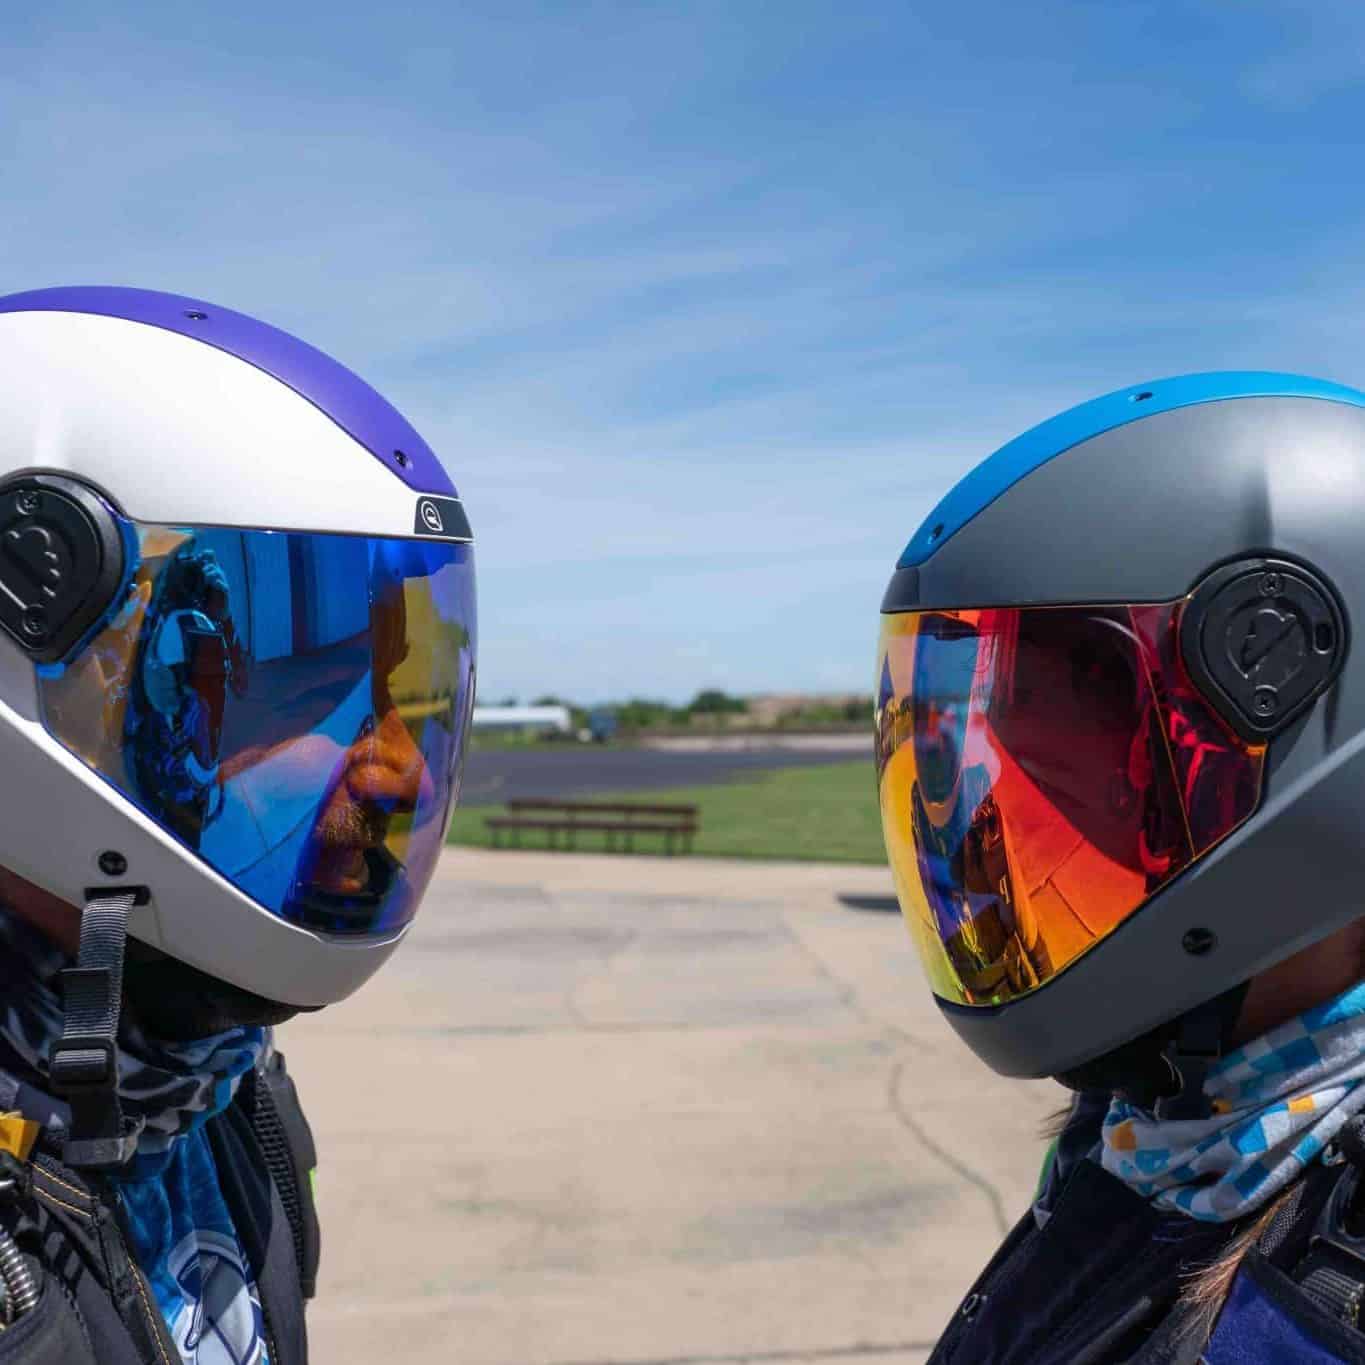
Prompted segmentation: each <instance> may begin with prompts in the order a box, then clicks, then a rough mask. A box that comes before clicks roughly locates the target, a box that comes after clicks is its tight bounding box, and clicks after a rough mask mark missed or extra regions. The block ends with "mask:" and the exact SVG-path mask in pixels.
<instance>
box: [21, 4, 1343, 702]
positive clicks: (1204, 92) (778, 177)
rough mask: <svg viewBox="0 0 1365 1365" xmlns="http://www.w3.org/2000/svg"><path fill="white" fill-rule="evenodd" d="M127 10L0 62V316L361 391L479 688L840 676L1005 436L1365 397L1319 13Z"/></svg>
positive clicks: (1338, 54) (53, 22) (63, 15)
mask: <svg viewBox="0 0 1365 1365" xmlns="http://www.w3.org/2000/svg"><path fill="white" fill-rule="evenodd" d="M117 11H118V12H117V13H115V12H114V10H113V9H111V8H110V7H108V6H98V5H95V4H93V3H92V4H84V3H60V2H59V3H57V4H55V5H51V6H46V7H43V9H41V10H39V11H33V12H31V13H28V14H25V15H23V16H17V17H16V18H15V20H14V25H13V31H12V33H11V34H10V35H9V40H8V42H7V45H6V47H5V49H4V51H3V52H0V127H3V128H4V129H5V136H4V138H3V139H0V174H3V176H4V183H5V184H6V187H7V190H8V193H7V195H6V212H5V213H4V215H0V286H3V287H11V288H21V287H29V286H32V285H35V284H43V283H53V282H60V281H71V280H87V281H88V280H103V281H111V282H123V283H138V284H146V285H152V286H158V285H159V286H161V287H165V288H171V289H177V290H182V291H184V292H189V293H197V294H202V295H205V296H207V297H210V298H217V299H221V300H222V301H223V302H225V303H230V304H232V305H234V306H236V307H239V308H243V309H246V310H247V311H254V312H257V313H259V314H261V315H263V316H265V317H267V318H270V319H271V320H273V321H276V322H278V323H280V324H281V325H284V326H287V327H290V328H291V329H293V330H295V331H297V332H299V333H300V334H301V335H303V336H305V337H307V338H308V339H309V340H312V341H314V342H315V343H316V344H319V345H322V346H324V347H325V348H327V349H330V350H332V351H333V352H334V353H335V354H337V355H338V356H339V357H340V358H341V359H343V360H345V361H347V362H348V363H351V364H352V365H354V366H355V367H356V368H357V369H358V370H360V371H361V372H363V373H365V374H366V375H367V376H368V377H370V378H371V379H372V380H374V381H375V382H376V383H378V384H379V385H380V386H381V387H382V388H384V389H385V390H386V391H387V392H388V393H390V394H391V396H393V397H394V399H395V401H397V402H398V403H399V404H400V406H402V407H403V408H404V409H405V410H406V411H407V412H408V413H409V415H410V416H411V417H412V418H413V419H414V420H415V421H416V422H417V423H418V424H419V426H421V427H422V429H423V430H424V431H425V432H426V433H427V434H428V435H429V436H430V438H431V439H432V440H433V442H434V443H435V444H436V445H437V446H438V448H439V449H441V450H442V452H443V453H444V454H445V456H446V458H447V460H448V462H449V464H450V466H451V468H452V471H453V473H454V475H455V478H456V481H457V482H458V484H459V485H460V487H461V489H462V491H463V492H464V494H465V496H466V499H467V502H468V504H469V507H470V511H471V515H472V517H473V519H474V522H475V526H476V530H477V532H478V534H479V538H480V548H479V557H480V572H481V607H482V618H483V629H482V654H483V658H482V672H483V677H484V680H485V683H486V685H487V687H488V688H489V690H490V692H491V693H493V694H504V693H509V692H512V693H519V694H522V695H528V694H531V693H535V692H541V691H549V690H558V691H565V692H569V693H572V694H574V695H579V696H584V697H593V696H599V695H603V694H606V693H619V692H622V691H648V692H655V693H661V694H665V695H671V696H680V695H684V694H686V693H688V692H690V691H691V690H693V689H694V688H696V687H699V686H701V685H704V684H708V683H719V684H721V685H726V686H735V687H743V688H750V689H760V688H766V687H784V688H797V687H802V686H809V687H835V686H840V687H862V686H865V685H866V682H867V678H866V674H867V670H868V667H869V662H868V656H869V651H870V649H871V641H872V637H873V635H874V634H875V629H876V607H877V602H878V600H879V597H880V593H881V590H882V587H883V586H884V580H885V577H886V575H887V573H888V572H889V569H890V565H891V563H892V561H893V559H894V557H895V555H896V553H897V551H898V550H899V548H900V546H901V544H903V542H904V541H905V539H906V538H907V537H908V536H909V534H910V532H911V531H912V530H913V529H914V527H915V526H916V524H917V523H918V521H919V520H920V519H921V517H922V516H923V515H924V514H925V513H926V512H927V510H928V509H929V507H930V506H931V505H932V503H933V502H934V501H935V500H936V498H937V497H938V496H939V495H940V494H941V493H942V492H943V491H945V489H946V488H947V486H948V485H949V484H950V483H951V482H952V481H953V480H954V479H955V478H956V477H957V476H958V475H959V474H960V473H961V472H963V471H964V470H965V469H966V468H967V466H968V465H969V464H970V463H971V462H972V461H973V460H975V459H977V458H979V457H981V456H982V455H984V454H985V453H987V452H988V451H989V450H990V449H991V448H993V447H994V446H995V445H997V444H999V443H1000V442H1001V441H1003V440H1005V439H1007V438H1008V437H1009V436H1011V435H1013V434H1014V433H1015V432H1016V431H1017V430H1019V429H1021V428H1022V427H1024V426H1026V425H1029V424H1031V423H1032V422H1034V421H1038V420H1041V419H1042V418H1044V417H1046V416H1047V415H1049V413H1050V412H1052V411H1054V410H1056V409H1057V408H1059V407H1061V406H1065V405H1067V404H1069V403H1071V402H1075V401H1078V400H1080V399H1082V398H1084V397H1087V396H1089V395H1091V394H1093V393H1095V392H1099V391H1103V390H1105V389H1108V388H1113V387H1118V386H1120V385H1123V384H1126V383H1130V382H1134V381H1135V380H1138V379H1145V378H1151V377H1154V376H1157V375H1160V374H1163V373H1171V372H1178V371H1182V370H1187V369H1196V368H1212V367H1217V366H1240V365H1255V366H1258V367H1281V368H1290V369H1294V368H1303V369H1309V370H1320V371H1323V372H1325V373H1327V374H1329V375H1331V376H1332V377H1336V378H1343V379H1347V380H1349V379H1350V378H1352V377H1353V371H1355V372H1358V371H1359V370H1360V369H1361V368H1362V362H1363V361H1365V336H1362V327H1365V324H1362V323H1361V322H1360V321H1359V318H1360V317H1361V316H1362V314H1361V311H1360V310H1359V309H1358V308H1357V307H1356V303H1357V295H1358V294H1359V292H1360V291H1359V290H1358V289H1357V288H1356V286H1355V283H1354V280H1355V277H1356V274H1357V273H1358V269H1357V268H1358V267H1359V266H1360V265H1361V264H1365V262H1362V260H1361V255H1362V253H1361V249H1360V247H1359V245H1358V243H1359V240H1360V224H1361V217H1362V209H1365V191H1361V190H1358V189H1357V188H1356V185H1355V179H1356V178H1355V177H1353V176H1351V175H1349V174H1343V165H1347V164H1354V161H1355V160H1357V159H1358V155H1357V154H1356V153H1357V152H1358V149H1355V148H1352V147H1351V146H1350V145H1348V144H1351V143H1352V141H1353V140H1355V139H1358V135H1357V134H1356V133H1354V132H1353V131H1350V130H1354V129H1355V128H1357V127H1359V126H1360V123H1361V119H1360V115H1361V113H1362V112H1365V94H1362V92H1360V90H1359V88H1358V82H1357V80H1356V76H1355V72H1356V53H1357V51H1358V46H1359V45H1358V43H1356V41H1355V38H1354V37H1351V38H1349V39H1348V37H1347V36H1344V35H1348V34H1354V33H1355V31H1356V29H1355V27H1353V26H1352V23H1351V21H1349V20H1348V19H1346V18H1342V17H1340V16H1337V17H1336V18H1332V19H1331V21H1330V22H1331V23H1333V24H1339V25H1344V26H1345V27H1339V28H1335V29H1329V28H1328V27H1327V24H1328V21H1327V20H1323V21H1322V22H1320V23H1319V22H1317V21H1315V23H1314V24H1313V25H1311V26H1309V27H1308V29H1306V30H1305V29H1304V28H1303V26H1301V25H1297V24H1296V23H1295V22H1294V21H1292V19H1291V16H1290V14H1289V11H1288V10H1287V9H1280V8H1277V7H1273V6H1269V5H1266V6H1259V7H1258V6H1245V7H1242V6H1239V7H1237V10H1236V11H1235V14H1234V12H1233V11H1230V10H1229V8H1228V7H1226V6H1223V5H1219V4H1216V3H1212V2H1210V3H1207V4H1202V5H1195V6H1185V7H1180V11H1181V13H1180V15H1179V16H1178V17H1177V16H1176V15H1174V14H1173V13H1172V11H1171V9H1170V7H1166V6H1161V5H1157V4H1150V3H1136V0H1135V2H1134V3H1122V4H1112V5H1103V6H1096V5H1091V4H1086V3H1062V4H1059V5H1056V6H1054V7H1052V8H1051V10H1049V12H1048V14H1047V17H1046V22H1040V16H1039V14H1038V12H1037V11H1036V10H1028V9H1027V8H1021V7H1018V6H1013V5H1008V4H1005V3H1004V0H991V2H990V3H983V4H980V5H975V6H968V7H966V8H965V9H964V8H962V7H959V8H958V9H957V10H950V9H946V8H945V7H942V6H906V5H903V4H898V3H892V2H891V0H886V3H872V2H871V0H848V2H847V3H841V4H839V5H837V6H836V5H832V4H828V3H819V4H817V3H804V2H802V0H793V3H791V4H790V5H784V6H781V7H769V8H766V9H765V8H760V7H757V6H734V5H731V4H723V3H719V0H717V2H716V3H709V0H708V2H706V3H702V2H701V0H699V3H696V4H689V5H687V6H644V5H618V4H607V3H602V4H589V5H575V6H572V7H560V6H555V5H550V4H545V5H539V4H511V3H508V4H499V5H497V6H494V5H491V4H490V5H487V6H477V5H474V6H468V5H461V6H459V7H451V6H443V5H437V4H435V3H430V4H418V5H415V6H410V7H406V8H405V9H404V10H403V12H402V13H401V14H399V13H397V12H394V13H390V12H388V11H384V10H381V9H380V8H378V7H374V6H368V5H365V6H362V5H360V4H353V5H347V4H344V3H343V4H332V5H328V6H325V7H324V6H321V5H320V4H316V3H313V0H307V2H306V3H303V4H300V5H295V6H291V7H287V8H286V9H285V10H284V11H281V10H280V9H279V8H278V7H273V8H268V7H266V6H265V5H263V4H258V5H254V6H253V5H246V6H236V7H233V8H232V9H231V11H221V12H218V11H215V12H212V13H210V12H209V11H201V10H199V9H195V8H194V7H188V8H187V7H184V6H172V5H170V4H159V3H143V4H139V5H134V6H132V7H127V6H121V7H117ZM1305 33H1306V34H1307V36H1306V37H1305V36H1304V35H1305ZM1320 106H1321V107H1320ZM1344 130H1345V131H1344ZM1347 153H1350V155H1349V156H1347Z"/></svg>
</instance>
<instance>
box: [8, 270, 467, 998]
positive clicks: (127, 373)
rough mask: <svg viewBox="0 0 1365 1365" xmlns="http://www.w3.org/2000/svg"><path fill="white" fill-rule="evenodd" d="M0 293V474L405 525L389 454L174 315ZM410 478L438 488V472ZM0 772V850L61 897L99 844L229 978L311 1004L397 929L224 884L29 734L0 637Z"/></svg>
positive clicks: (56, 747) (406, 528) (22, 687)
mask: <svg viewBox="0 0 1365 1365" xmlns="http://www.w3.org/2000/svg"><path fill="white" fill-rule="evenodd" d="M112 292H115V293H122V292H129V293H133V292H138V291H112ZM151 297H152V298H154V299H160V300H168V301H169V303H170V304H177V305H178V304H179V303H181V302H183V301H181V300H178V299H174V298H173V297H172V296H166V295H153V296H151ZM9 302H11V301H8V300H6V301H0V373H3V374H4V375H5V380H4V382H3V384H0V478H5V477H8V476H10V475H12V474H15V473H19V472H21V471H30V470H45V471H57V472H61V473H65V474H68V475H70V476H73V477H75V478H78V479H81V480H83V481H86V482H89V483H91V484H93V485H94V486H95V487H96V488H98V489H99V490H100V491H102V492H103V493H104V494H105V495H106V496H107V497H108V498H109V499H110V500H111V501H112V502H113V503H114V505H115V506H116V507H118V508H119V509H120V510H121V511H123V512H124V513H125V514H126V515H127V516H129V517H131V518H132V519H134V520H139V521H144V522H152V523H161V524H169V525H218V526H241V527H262V528H271V529H280V530H306V531H325V532H343V533H352V534H367V535H381V536H402V537H407V536H411V535H412V534H413V531H414V513H415V509H416V507H417V505H418V496H417V493H416V492H415V491H414V489H413V488H412V487H411V486H410V485H409V484H408V483H407V482H406V481H405V479H404V478H403V477H402V470H401V469H400V468H398V467H395V468H392V469H390V468H387V467H386V465H385V464H384V463H382V462H381V461H380V460H379V459H377V458H376V456H375V454H374V453H373V452H372V451H371V450H370V449H368V448H367V447H365V446H363V445H361V444H360V443H359V442H358V441H357V440H356V439H355V438H354V437H353V436H352V435H350V434H349V433H348V432H347V431H346V430H343V428H342V427H341V426H340V425H338V423H337V422H336V421H334V420H333V418H332V417H331V416H330V415H329V414H328V413H326V412H325V411H323V410H322V409H321V408H320V407H318V406H317V405H316V404H315V403H314V402H313V401H311V400H310V399H309V398H308V397H305V396H304V395H303V394H302V393H301V392H299V391H298V390H297V389H295V388H292V387H290V386H289V385H288V384H287V383H285V382H284V381H283V380H281V379H280V378H277V377H275V376H274V375H272V374H271V373H269V372H267V371H266V370H265V369H263V368H261V367H260V366H259V365H257V364H253V363H250V362H249V361H247V360H244V359H242V358H241V357H240V356H238V355H236V354H233V353H231V352H230V351H228V350H225V349H222V348H220V347H219V346H217V345H214V344H205V343H204V342H203V341H201V340H197V339H194V338H193V337H192V336H189V335H185V334H184V329H180V330H168V329H166V328H163V327H161V326H157V325H148V324H147V323H145V322H141V321H133V320H130V319H128V318H126V317H115V316H108V315H104V314H101V313H95V312H66V311H59V310H55V309H51V308H43V309H37V310H24V311H5V305H6V304H7V303H9ZM270 330H272V331H273V329H270ZM277 335H283V334H277ZM299 344H300V345H301V343H299ZM310 349H311V348H310ZM329 363H331V362H329ZM336 368H337V370H340V367H339V366H338V367H336ZM356 382H357V384H359V383H360V381H358V380H357V381H356ZM376 397H377V396H376ZM437 468H438V469H439V466H437ZM429 482H430V484H431V487H432V491H434V492H437V493H440V494H448V493H449V492H452V491H453V489H451V487H450V484H449V481H448V479H446V477H445V475H444V471H441V473H440V476H439V478H437V477H435V476H434V475H433V476H431V478H430V480H429ZM0 774H3V784H4V785H3V788H2V789H0V863H2V864H4V865H5V866H7V867H9V868H11V869H13V870H14V871H15V872H16V873H18V874H19V875H20V876H22V877H24V878H26V879H27V880H29V881H32V882H33V883H35V884H36V885H38V886H40V887H42V888H43V889H44V890H47V891H49V892H51V893H52V894H54V895H56V896H59V897H60V898H62V899H63V900H66V901H68V902H70V903H72V904H76V905H79V904H80V903H81V902H82V900H83V898H84V896H85V894H86V892H87V890H89V889H93V888H98V887H100V886H101V885H102V884H104V883H107V882H108V880H109V879H108V877H107V876H106V875H105V874H104V873H103V872H101V870H100V868H99V861H98V860H99V855H100V854H101V852H103V851H105V850H116V851H118V852H119V853H120V854H122V855H123V856H124V858H126V860H127V871H126V873H124V874H123V875H122V876H121V877H120V878H119V883H120V884H122V885H145V886H147V887H149V888H150V889H151V892H152V896H151V901H150V903H149V904H147V905H145V906H141V907H138V908H137V909H135V910H134V912H133V917H132V919H131V921H130V932H131V933H132V934H133V935H134V936H135V937H137V938H139V939H142V940H143V941H145V942H147V943H150V944H152V945H154V946H156V947H159V948H161V949H162V950H163V951H165V952H167V953H169V954H170V955H172V956H174V957H176V958H179V959H181V960H183V961H186V962H188V963H190V964H191V965H193V966H196V967H199V968H201V969H202V970H204V971H207V972H209V973H211V974H213V975H215V976H218V977H221V978H223V979H225V980H227V981H230V982H232V983H233V984H235V985H238V986H241V987H243V988H245V989H247V990H251V991H254V992H256V993H257V994H260V995H263V996H266V997H268V998H271V999H274V1000H279V1001H282V1002H286V1003H290V1004H296V1005H323V1004H328V1003H331V1002H333V1001H335V1000H339V999H341V998H343V997H344V996H346V995H348V994H350V993H351V992H352V991H353V990H355V989H356V988H357V987H358V986H359V985H361V984H362V983H363V982H364V981H365V980H366V979H367V978H368V977H369V976H370V975H372V973H373V972H374V971H375V970H377V968H378V967H379V966H380V965H382V963H383V961H384V960H385V959H386V958H387V957H388V955H389V953H390V952H392V950H393V948H394V947H395V946H396V944H397V943H398V942H399V941H400V940H401V938H402V933H401V932H396V933H394V934H392V935H391V936H389V937H387V938H383V937H379V938H374V939H369V940H365V941H363V942H361V941H342V940H333V939H328V938H327V937H326V936H324V935H321V934H318V933H314V932H311V931H309V930H306V929H302V928H299V927H296V926H294V925H292V924H289V923H286V922H285V921H284V920H282V919H280V918H278V917H277V916H275V915H273V914H271V913H269V912H268V911H267V910H265V909H264V908H263V907H261V906H259V905H257V904H256V903H255V902H254V901H253V900H251V899H250V898H249V897H247V896H245V895H243V894H242V893H241V892H240V891H238V890H237V889H236V888H235V887H233V886H232V885H231V884H230V883H229V882H227V881H226V880H225V879H224V878H222V877H220V876H219V875H218V874H216V873H215V872H214V871H213V870H212V869H211V868H210V867H208V865H207V864H206V863H205V862H204V861H202V860H201V859H200V858H198V857H197V856H196V855H195V854H194V853H193V852H192V851H190V850H189V849H188V848H187V847H185V846H184V845H183V844H181V843H179V842H178V841H177V840H176V839H174V838H173V837H171V836H170V835H169V834H168V833H167V832H166V831H165V830H163V829H162V828H161V827H160V826H159V825H158V824H157V823H156V822H155V821H154V820H151V819H149V818H148V817H147V816H145V815H144V814H142V813H141V812H140V811H138V810H137V809H136V808H135V807H134V806H133V805H132V804H131V802H129V801H128V800H127V799H126V798H124V797H123V796H122V795H121V794H120V793H119V792H118V791H117V790H116V789H115V788H113V787H112V786H110V785H109V784H108V783H106V782H105V781H104V780H103V779H101V778H100V777H99V776H98V775H97V774H96V773H94V772H93V771H91V770H90V769H89V768H87V767H86V766H85V765H84V764H83V763H82V762H81V761H80V760H79V759H77V758H76V757H75V756H74V755H72V754H71V753H69V752H68V751H67V750H66V749H65V748H63V747H62V745H61V744H59V743H58V742H57V741H56V740H55V739H54V738H52V736H51V735H49V734H48V732H47V730H46V729H45V728H44V725H43V723H42V718H41V715H40V712H39V705H38V695H37V688H36V681H35V671H34V664H33V662H32V660H31V659H29V658H28V657H27V656H26V655H25V654H24V653H23V652H22V651H21V650H20V649H19V647H18V646H17V645H16V644H15V643H14V642H13V641H12V640H10V639H9V638H8V637H7V636H3V635H0Z"/></svg>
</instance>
